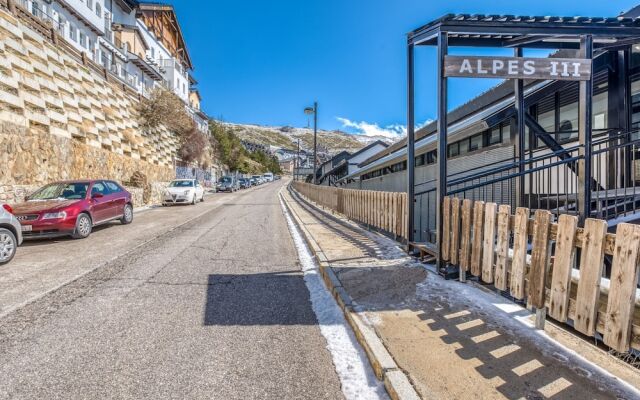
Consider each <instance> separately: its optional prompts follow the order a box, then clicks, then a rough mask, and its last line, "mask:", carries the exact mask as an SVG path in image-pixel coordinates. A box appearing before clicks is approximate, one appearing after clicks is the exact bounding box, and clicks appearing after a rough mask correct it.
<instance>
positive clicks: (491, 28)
mask: <svg viewBox="0 0 640 400" xmlns="http://www.w3.org/2000/svg"><path fill="white" fill-rule="evenodd" d="M638 28H640V18H637V16H635V15H632V14H622V15H620V16H617V17H579V16H578V17H576V16H570V17H550V16H517V15H485V14H447V15H444V16H442V17H440V18H438V19H436V20H434V21H431V22H429V23H428V24H426V25H424V26H422V27H420V28H418V29H416V30H414V31H412V32H410V33H409V34H408V40H409V43H412V44H415V45H435V44H437V33H438V32H447V33H448V37H449V44H450V45H452V46H464V45H466V46H491V47H514V46H517V45H519V44H522V43H526V45H527V46H528V47H546V48H578V47H579V42H577V41H569V42H568V41H567V40H566V39H567V36H573V37H575V36H577V35H583V34H590V35H593V37H594V39H596V40H595V42H596V47H597V38H602V37H606V38H608V39H623V38H629V37H637V36H638Z"/></svg>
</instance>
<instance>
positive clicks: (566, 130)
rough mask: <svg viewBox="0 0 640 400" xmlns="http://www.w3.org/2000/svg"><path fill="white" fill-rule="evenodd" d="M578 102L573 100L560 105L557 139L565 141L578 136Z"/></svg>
mask: <svg viewBox="0 0 640 400" xmlns="http://www.w3.org/2000/svg"><path fill="white" fill-rule="evenodd" d="M578 115H579V110H578V103H577V102H573V103H570V104H567V105H564V106H561V107H560V126H559V127H558V132H560V133H558V141H560V142H562V141H567V140H569V139H572V138H574V137H578Z"/></svg>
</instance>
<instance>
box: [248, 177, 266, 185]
mask: <svg viewBox="0 0 640 400" xmlns="http://www.w3.org/2000/svg"><path fill="white" fill-rule="evenodd" d="M251 179H255V180H256V182H257V184H258V185H262V184H263V183H264V180H263V179H262V175H253V176H252V177H251Z"/></svg>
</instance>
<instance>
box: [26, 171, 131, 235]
mask: <svg viewBox="0 0 640 400" xmlns="http://www.w3.org/2000/svg"><path fill="white" fill-rule="evenodd" d="M13 214H14V215H15V216H16V218H17V219H18V221H20V224H21V225H22V233H23V236H24V237H25V239H26V238H50V237H57V236H71V237H73V238H75V239H84V238H86V237H87V236H89V235H90V234H91V230H92V229H93V227H94V226H96V225H100V224H104V223H106V222H109V221H113V220H117V219H119V220H120V222H122V223H123V224H130V223H131V222H132V221H133V203H132V201H131V193H129V192H127V191H126V190H125V189H124V188H123V187H122V186H120V185H119V184H117V183H116V182H113V181H108V180H78V181H64V182H56V183H51V184H49V185H46V186H44V187H42V188H40V189H38V190H37V191H36V192H34V193H33V194H31V195H29V196H28V197H27V199H26V201H25V202H24V203H20V204H16V205H14V206H13Z"/></svg>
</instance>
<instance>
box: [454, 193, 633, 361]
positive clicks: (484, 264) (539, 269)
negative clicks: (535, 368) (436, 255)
mask: <svg viewBox="0 0 640 400" xmlns="http://www.w3.org/2000/svg"><path fill="white" fill-rule="evenodd" d="M442 215H443V238H442V259H443V260H444V261H447V262H449V263H450V264H452V265H456V266H459V268H460V278H461V280H464V279H466V274H467V273H470V274H472V275H475V276H477V277H478V278H479V279H481V280H482V281H483V282H486V283H491V284H493V285H494V286H495V287H496V288H497V289H499V290H502V291H507V292H508V293H510V294H511V296H513V297H514V298H516V299H518V300H525V299H526V301H527V304H528V305H530V306H532V307H535V308H536V309H537V310H538V315H537V316H538V319H540V318H542V321H544V318H545V317H546V314H547V313H548V314H549V315H550V316H551V317H553V318H554V319H556V320H557V321H560V322H569V320H572V321H573V326H574V328H575V329H576V330H578V331H579V332H581V333H583V334H585V335H587V336H592V337H593V336H596V334H597V333H599V334H600V335H601V337H602V340H603V341H604V343H605V344H606V345H607V346H609V347H611V348H613V349H615V350H617V351H621V352H625V351H628V350H629V349H630V348H633V349H636V350H639V349H640V307H639V304H638V303H639V301H638V296H637V294H636V292H637V282H638V262H639V257H638V256H639V251H640V225H634V224H625V223H621V224H619V225H618V226H617V230H616V233H615V234H610V233H607V222H606V221H603V220H598V219H587V220H586V222H585V224H584V228H580V227H578V220H577V218H576V217H575V216H571V215H560V217H559V218H558V221H557V223H555V222H552V216H551V213H550V212H549V211H547V210H536V211H535V212H534V213H533V218H530V215H531V214H530V210H529V209H527V208H517V209H516V212H515V215H511V208H510V206H507V205H497V204H496V203H484V202H482V201H476V202H473V201H471V200H469V199H465V200H461V199H459V198H456V197H446V198H445V199H444V203H443V211H442ZM578 249H579V253H580V256H579V260H576V254H577V250H578ZM605 255H607V256H611V257H610V259H611V279H610V280H609V279H606V278H603V277H602V276H603V268H604V264H605ZM576 261H577V268H576ZM540 312H542V313H540Z"/></svg>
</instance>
